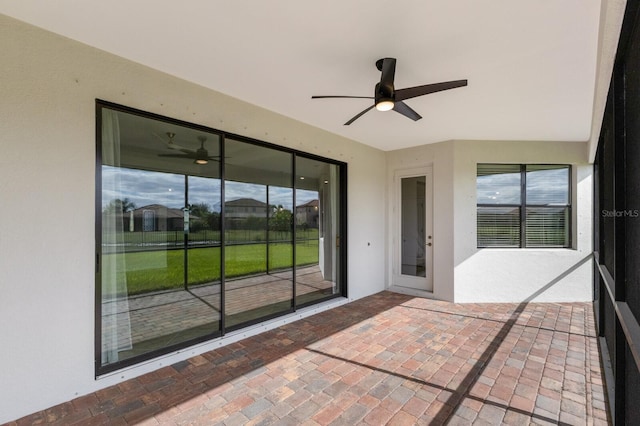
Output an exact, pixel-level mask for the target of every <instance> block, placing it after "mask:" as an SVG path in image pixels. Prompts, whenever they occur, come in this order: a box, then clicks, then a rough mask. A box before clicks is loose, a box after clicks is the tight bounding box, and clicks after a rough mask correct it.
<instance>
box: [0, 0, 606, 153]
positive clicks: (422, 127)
mask: <svg viewBox="0 0 640 426" xmlns="http://www.w3.org/2000/svg"><path fill="white" fill-rule="evenodd" d="M0 12H1V13H4V14H6V15H8V16H12V17H14V18H17V19H20V20H22V21H26V22H28V23H31V24H33V25H36V26H39V27H42V28H45V29H47V30H50V31H53V32H55V33H59V34H62V35H64V36H66V37H69V38H72V39H75V40H78V41H81V42H83V43H86V44H88V45H91V46H95V47H97V48H100V49H103V50H105V51H108V52H111V53H114V54H116V55H119V56H122V57H125V58H128V59H130V60H133V61H136V62H139V63H142V64H145V65H147V66H150V67H152V68H155V69H158V70H161V71H164V72H166V73H169V74H172V75H175V76H177V77H180V78H183V79H185V80H189V81H192V82H195V83H198V84H200V85H202V86H205V87H208V88H211V89H214V90H216V91H219V92H222V93H225V94H228V95H231V96H233V97H236V98H239V99H242V100H244V101H247V102H250V103H252V104H255V105H258V106H261V107H264V108H267V109H269V110H272V111H275V112H278V113H280V114H283V115H285V116H288V117H291V118H294V119H296V120H299V121H302V122H305V123H308V124H310V125H313V126H316V127H319V128H322V129H325V130H328V131H330V132H333V133H336V134H340V135H342V136H345V137H347V138H350V139H353V140H356V141H359V142H362V143H364V144H367V145H371V146H374V147H376V148H380V149H382V150H393V149H397V148H404V147H410V146H416V145H422V144H426V143H434V142H440V141H444V140H450V139H473V140H484V139H487V140H515V141H519V140H538V141H541V140H551V141H586V140H588V139H589V137H590V133H591V125H592V115H593V108H594V90H595V84H596V83H595V82H596V67H597V52H598V25H599V22H600V0H562V1H558V0H527V1H524V0H411V1H397V0H396V1H380V0H349V1H346V0H325V1H321V2H310V1H299V0H298V1H295V0H269V1H249V0H235V1H212V0H190V1H187V2H178V1H175V0H137V1H123V0H121V1H110V2H109V1H104V0H102V1H97V0H56V1H50V0H20V1H15V0H0ZM382 57H395V58H397V68H396V80H395V83H396V84H395V85H396V88H404V87H410V86H416V85H422V84H428V83H436V82H440V81H448V80H458V79H468V81H469V85H468V86H467V87H463V88H458V89H453V90H449V91H444V92H439V93H435V94H431V95H427V96H424V97H420V98H415V99H411V100H408V101H406V103H407V104H408V105H409V106H411V107H412V108H413V109H414V110H416V111H417V112H418V113H419V114H421V115H422V116H423V119H422V120H419V121H417V122H413V121H411V120H409V119H407V118H405V117H403V116H401V115H400V114H397V113H395V112H393V111H391V112H378V111H375V110H373V111H370V112H369V113H367V114H366V115H364V116H363V117H362V118H360V119H358V120H357V121H356V122H355V123H353V124H352V125H351V126H344V125H343V123H344V122H346V121H347V120H348V119H349V118H351V117H353V116H354V115H355V114H357V113H358V112H360V111H362V110H363V109H364V108H366V107H367V106H369V105H370V104H371V101H369V100H366V99H322V100H312V99H311V96H312V95H334V94H338V95H343V94H344V95H360V96H372V94H373V88H374V85H375V83H377V82H378V81H379V78H380V73H379V71H378V70H377V69H376V68H375V61H376V60H377V59H379V58H382Z"/></svg>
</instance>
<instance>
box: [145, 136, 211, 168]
mask: <svg viewBox="0 0 640 426" xmlns="http://www.w3.org/2000/svg"><path fill="white" fill-rule="evenodd" d="M167 136H168V137H169V141H168V142H167V147H168V148H170V149H175V150H178V151H180V152H182V154H158V156H159V157H171V158H188V159H192V160H193V162H194V163H195V164H200V165H204V164H207V163H208V162H209V161H212V160H213V161H218V160H219V159H220V157H219V156H209V151H207V150H206V149H205V147H204V143H205V142H206V141H207V137H206V136H198V140H199V141H200V148H198V149H197V150H193V149H189V148H184V147H182V146H180V145H177V144H175V143H174V142H173V138H174V137H175V136H176V135H175V133H171V132H167Z"/></svg>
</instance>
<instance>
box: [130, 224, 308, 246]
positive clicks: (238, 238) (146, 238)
mask: <svg viewBox="0 0 640 426" xmlns="http://www.w3.org/2000/svg"><path fill="white" fill-rule="evenodd" d="M296 236H297V239H298V240H307V239H312V240H314V239H318V230H317V229H314V228H309V229H306V230H302V229H298V230H297V232H296ZM119 238H122V242H123V243H124V244H127V245H128V246H129V247H132V248H135V249H136V250H139V249H140V248H141V247H144V246H145V245H148V244H154V243H155V244H166V243H169V244H171V245H176V244H178V245H180V244H182V243H183V241H184V231H151V232H142V231H136V232H123V233H121V234H120V236H119ZM266 238H267V231H266V230H264V229H262V230H244V229H232V230H229V231H226V233H225V240H226V241H227V242H228V243H240V242H256V241H266ZM269 240H270V241H291V232H282V231H269ZM189 241H192V242H194V241H220V231H211V230H201V231H191V232H190V233H189Z"/></svg>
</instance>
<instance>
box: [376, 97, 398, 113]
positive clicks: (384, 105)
mask: <svg viewBox="0 0 640 426" xmlns="http://www.w3.org/2000/svg"><path fill="white" fill-rule="evenodd" d="M394 105H395V104H394V102H393V100H392V99H380V100H379V101H378V102H376V109H377V110H378V111H390V110H392V109H393V107H394Z"/></svg>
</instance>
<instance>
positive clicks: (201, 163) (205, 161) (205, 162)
mask: <svg viewBox="0 0 640 426" xmlns="http://www.w3.org/2000/svg"><path fill="white" fill-rule="evenodd" d="M208 162H209V161H208V160H207V159H205V158H198V159H197V160H196V161H194V163H196V164H200V165H201V166H203V165H205V164H207V163H208Z"/></svg>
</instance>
